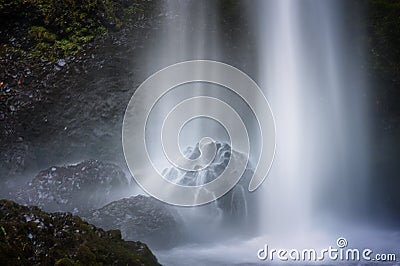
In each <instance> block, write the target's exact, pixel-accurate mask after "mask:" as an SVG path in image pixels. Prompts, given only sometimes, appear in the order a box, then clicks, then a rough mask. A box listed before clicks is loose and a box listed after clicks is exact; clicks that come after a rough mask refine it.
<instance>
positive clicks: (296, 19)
mask: <svg viewBox="0 0 400 266" xmlns="http://www.w3.org/2000/svg"><path fill="white" fill-rule="evenodd" d="M255 6H256V8H257V10H255V9H251V10H252V11H251V12H253V14H254V12H257V13H258V15H257V16H256V17H257V19H256V23H257V24H258V25H262V26H258V29H259V36H260V38H259V47H258V49H259V50H258V51H259V56H260V58H261V60H260V68H259V79H260V83H261V84H262V87H263V88H264V89H265V93H266V94H267V98H268V100H269V101H270V104H271V107H272V109H273V111H274V115H275V119H276V131H277V151H276V157H275V162H274V166H273V168H272V169H271V172H270V175H269V179H268V182H266V184H264V187H263V190H262V196H261V201H262V208H263V209H262V210H260V211H262V212H263V213H264V216H263V220H264V221H265V224H264V226H265V228H264V232H267V233H271V232H274V233H275V234H284V233H288V234H296V232H309V231H311V230H313V229H315V228H316V227H318V226H319V225H320V224H321V223H322V221H323V220H324V219H328V217H329V212H330V213H331V214H332V213H334V214H335V215H334V216H335V217H334V218H335V219H336V220H337V221H338V222H339V221H340V220H341V219H344V217H346V215H348V214H349V213H353V214H354V215H353V217H354V216H356V215H357V214H356V210H357V209H360V208H361V207H362V205H364V206H365V205H367V203H365V200H366V198H365V196H366V195H365V191H366V189H365V184H366V183H367V181H368V174H367V170H368V169H367V165H368V135H367V132H368V123H367V121H368V120H367V117H366V111H365V109H366V106H365V104H364V102H365V94H366V92H367V86H366V84H365V81H364V80H365V78H364V77H363V74H362V72H361V71H360V69H359V66H360V65H361V64H360V62H359V60H360V59H359V57H357V55H355V54H352V50H351V47H348V45H347V46H346V44H345V38H346V37H347V36H348V34H349V29H348V27H346V24H345V22H344V19H345V17H344V14H346V12H348V11H347V10H346V9H345V8H346V5H345V3H344V2H342V1H291V0H282V1H260V2H257V5H255ZM350 34H351V33H350ZM359 45H360V49H361V50H362V46H361V44H359ZM357 67H358V68H357ZM355 189H356V190H357V193H354V190H355ZM324 215H326V216H324ZM294 217H295V219H294ZM329 226H330V225H329Z"/></svg>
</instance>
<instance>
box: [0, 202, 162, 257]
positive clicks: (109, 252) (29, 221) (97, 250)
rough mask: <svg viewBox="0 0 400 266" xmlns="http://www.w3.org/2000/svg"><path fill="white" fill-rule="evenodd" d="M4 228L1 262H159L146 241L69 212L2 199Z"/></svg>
mask: <svg viewBox="0 0 400 266" xmlns="http://www.w3.org/2000/svg"><path fill="white" fill-rule="evenodd" d="M1 228H3V229H4V232H6V233H5V234H4V233H1V234H0V265H35V264H40V265H115V264H117V265H158V263H157V260H156V258H155V257H154V256H153V254H152V253H151V252H150V250H149V249H148V248H147V246H146V245H144V244H142V243H139V242H126V241H124V240H122V239H121V232H120V231H119V230H112V231H104V230H102V229H100V228H97V227H95V226H93V225H90V224H88V223H87V222H85V221H83V220H81V219H80V218H79V217H77V216H73V215H71V214H70V213H54V214H48V213H45V212H42V211H41V210H39V209H38V208H36V207H24V206H20V205H18V204H16V203H14V202H12V201H7V200H0V229H1ZM3 229H1V231H3Z"/></svg>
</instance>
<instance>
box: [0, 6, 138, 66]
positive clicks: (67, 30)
mask: <svg viewBox="0 0 400 266" xmlns="http://www.w3.org/2000/svg"><path fill="white" fill-rule="evenodd" d="M140 5H143V2H142V1H139V0H132V1H124V0H64V1H53V0H24V1H17V0H14V1H7V2H6V3H4V1H1V3H0V31H2V32H3V30H2V28H4V27H7V26H8V27H10V26H11V25H14V23H15V25H17V26H16V27H17V28H16V29H14V30H13V29H8V28H6V31H7V30H9V31H10V36H13V34H14V33H15V31H19V30H20V29H21V25H25V26H27V29H26V37H27V41H28V42H29V47H31V48H30V49H29V51H28V52H29V54H30V55H33V56H34V57H42V58H47V59H52V58H59V57H62V56H68V55H73V54H75V53H76V52H78V51H80V50H81V49H82V46H83V45H84V44H85V43H88V42H90V41H92V40H93V39H95V38H96V36H101V35H105V34H107V33H108V32H110V31H114V30H119V29H121V28H123V27H124V26H125V25H127V23H129V22H131V21H134V20H135V19H137V18H139V17H140V16H139V15H140V14H141V13H143V12H144V9H141V8H139V7H138V6H140ZM18 25H19V26H18ZM4 39H5V40H7V39H8V38H7V37H5V38H4ZM32 44H33V45H32ZM47 44H49V45H47ZM2 49H4V47H3V48H2ZM5 49H7V48H5Z"/></svg>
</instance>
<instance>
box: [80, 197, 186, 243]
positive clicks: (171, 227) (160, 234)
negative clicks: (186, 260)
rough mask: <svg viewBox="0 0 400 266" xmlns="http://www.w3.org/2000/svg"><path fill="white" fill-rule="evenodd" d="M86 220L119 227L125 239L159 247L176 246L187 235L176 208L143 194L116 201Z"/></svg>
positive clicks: (101, 225)
mask: <svg viewBox="0 0 400 266" xmlns="http://www.w3.org/2000/svg"><path fill="white" fill-rule="evenodd" d="M86 219H87V221H89V222H90V223H93V224H94V225H96V226H99V227H101V228H104V229H106V230H111V229H119V230H121V233H122V237H123V238H124V239H126V240H139V241H143V242H145V243H147V244H148V245H149V246H150V247H151V248H156V249H163V248H169V247H173V246H175V245H177V244H178V243H179V242H180V241H181V240H182V238H183V235H184V228H183V224H182V221H181V219H180V217H179V215H178V213H177V211H176V210H175V209H173V208H172V207H171V206H169V205H166V204H164V203H162V202H160V201H158V200H155V199H154V198H150V197H147V196H143V195H139V196H135V197H130V198H124V199H121V200H118V201H114V202H112V203H110V204H108V205H106V206H104V207H102V208H100V209H97V210H95V211H92V212H91V213H90V215H88V216H87V217H86Z"/></svg>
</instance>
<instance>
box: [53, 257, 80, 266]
mask: <svg viewBox="0 0 400 266" xmlns="http://www.w3.org/2000/svg"><path fill="white" fill-rule="evenodd" d="M75 265H76V264H75V263H74V261H73V260H71V259H69V258H62V259H59V260H57V261H56V263H54V266H75Z"/></svg>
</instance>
